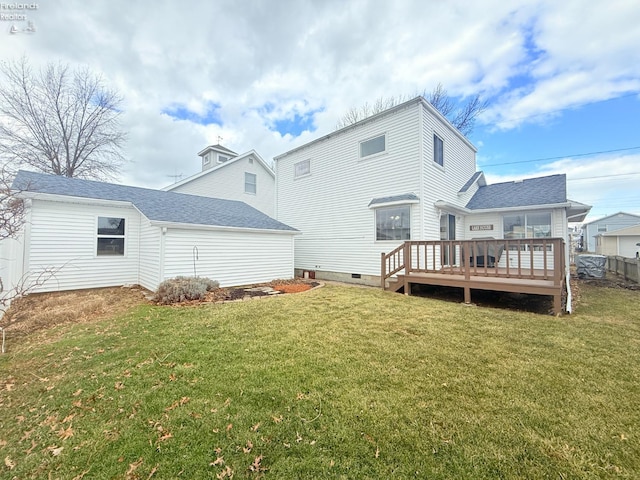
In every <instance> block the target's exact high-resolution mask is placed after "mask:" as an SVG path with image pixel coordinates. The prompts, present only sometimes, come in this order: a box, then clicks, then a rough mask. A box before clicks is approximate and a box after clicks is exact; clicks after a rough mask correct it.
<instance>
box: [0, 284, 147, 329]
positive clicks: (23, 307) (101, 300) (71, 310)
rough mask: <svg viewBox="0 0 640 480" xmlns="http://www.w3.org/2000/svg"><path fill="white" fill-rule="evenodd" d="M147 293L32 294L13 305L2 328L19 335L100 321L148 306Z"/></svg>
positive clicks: (1, 322)
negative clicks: (143, 305) (61, 325)
mask: <svg viewBox="0 0 640 480" xmlns="http://www.w3.org/2000/svg"><path fill="white" fill-rule="evenodd" d="M147 294H149V291H148V290H146V289H144V288H142V287H111V288H95V289H87V290H74V291H70V292H69V291H67V292H51V293H32V294H30V295H27V296H25V297H22V298H19V299H17V300H15V301H14V302H12V304H11V307H10V308H9V310H8V311H7V313H6V314H5V316H4V317H3V318H2V320H0V326H2V327H3V328H4V329H5V330H6V331H7V333H11V334H12V335H13V336H16V335H24V334H27V333H31V332H34V331H37V330H41V329H44V328H49V327H52V326H55V325H60V324H64V323H85V322H91V321H95V320H101V319H103V318H106V317H109V316H113V315H117V314H119V313H122V312H125V311H127V310H129V309H130V308H132V307H135V306H137V305H140V304H143V303H148V300H147V299H146V297H145V295H147Z"/></svg>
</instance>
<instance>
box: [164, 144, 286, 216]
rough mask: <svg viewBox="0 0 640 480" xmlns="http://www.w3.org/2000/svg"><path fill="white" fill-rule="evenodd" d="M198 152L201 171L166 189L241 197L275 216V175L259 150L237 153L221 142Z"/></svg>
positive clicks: (232, 197)
mask: <svg viewBox="0 0 640 480" xmlns="http://www.w3.org/2000/svg"><path fill="white" fill-rule="evenodd" d="M198 155H200V157H201V158H202V171H201V172H200V173H197V174H195V175H193V176H191V177H189V178H185V179H184V180H182V181H180V182H177V183H175V184H173V185H169V186H168V187H165V188H164V189H163V190H167V191H173V192H178V193H189V194H191V195H200V196H203V197H213V198H225V199H228V200H240V201H241V202H244V203H246V204H248V205H251V206H252V207H254V208H257V209H258V210H260V211H261V212H263V213H265V214H267V215H269V216H273V215H274V204H275V199H274V189H275V174H274V172H273V170H272V169H271V167H269V165H267V163H266V162H265V161H264V160H263V159H262V157H260V155H258V153H257V152H255V151H254V150H250V151H249V152H246V153H243V154H242V155H238V154H237V153H235V152H233V151H231V150H229V149H228V148H225V147H223V146H221V145H210V146H208V147H207V148H205V149H204V150H202V151H201V152H200V153H198Z"/></svg>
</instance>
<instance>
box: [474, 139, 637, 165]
mask: <svg viewBox="0 0 640 480" xmlns="http://www.w3.org/2000/svg"><path fill="white" fill-rule="evenodd" d="M639 149H640V145H639V146H637V147H627V148H617V149H615V150H601V151H599V152H585V153H574V154H570V155H561V156H559V157H546V158H534V159H532V160H519V161H517V162H505V163H487V164H484V165H482V168H484V167H497V166H499V165H515V164H516V163H533V162H544V161H547V160H561V159H563V158H570V157H588V156H590V155H599V154H602V153H615V152H624V151H626V150H639Z"/></svg>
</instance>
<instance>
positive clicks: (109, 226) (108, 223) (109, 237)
mask: <svg viewBox="0 0 640 480" xmlns="http://www.w3.org/2000/svg"><path fill="white" fill-rule="evenodd" d="M124 234H125V229H124V218H117V217H98V235H97V237H98V242H97V243H98V248H97V250H96V254H97V255H119V256H122V255H124Z"/></svg>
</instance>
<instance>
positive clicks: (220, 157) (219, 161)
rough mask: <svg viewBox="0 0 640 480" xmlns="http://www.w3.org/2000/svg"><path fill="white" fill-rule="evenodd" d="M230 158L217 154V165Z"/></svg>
mask: <svg viewBox="0 0 640 480" xmlns="http://www.w3.org/2000/svg"><path fill="white" fill-rule="evenodd" d="M229 158H231V157H227V156H225V155H221V154H218V163H224V162H227V161H228V160H229Z"/></svg>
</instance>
